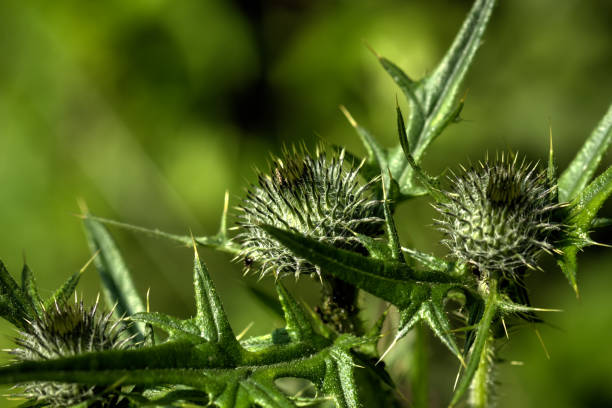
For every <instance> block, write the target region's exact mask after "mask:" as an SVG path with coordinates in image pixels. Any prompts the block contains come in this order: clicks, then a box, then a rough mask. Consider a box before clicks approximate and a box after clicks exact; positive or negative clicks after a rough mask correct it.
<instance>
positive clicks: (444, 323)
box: [381, 285, 463, 363]
mask: <svg viewBox="0 0 612 408" xmlns="http://www.w3.org/2000/svg"><path fill="white" fill-rule="evenodd" d="M451 287H452V285H437V286H434V287H428V286H425V285H422V286H419V287H418V288H416V289H415V290H414V291H413V292H412V294H411V302H410V304H409V305H408V306H406V307H404V308H401V309H400V311H399V312H400V323H399V327H398V329H397V333H396V335H395V338H394V339H393V342H392V343H391V346H390V347H389V349H388V350H387V351H386V352H385V354H386V353H387V352H389V351H390V349H391V348H392V347H393V346H395V344H396V343H397V341H399V340H400V339H402V338H403V337H404V336H405V335H406V334H407V333H408V332H409V331H410V330H411V329H412V328H413V327H414V326H415V325H416V324H417V323H419V322H423V323H425V324H426V325H427V326H429V328H430V329H431V330H432V331H433V333H434V335H435V336H436V337H437V338H438V339H439V340H440V341H441V342H442V344H444V345H445V346H446V347H447V348H448V349H449V350H450V351H451V352H452V353H453V354H454V355H455V356H456V357H457V358H458V359H459V361H461V362H462V363H463V356H462V354H461V350H460V349H459V347H458V346H457V343H456V342H455V339H454V337H453V335H452V332H451V328H450V322H449V320H448V317H447V316H446V312H445V311H444V299H445V297H446V292H448V290H449V289H450V288H451ZM383 357H384V355H383ZM383 357H381V359H382V358H383Z"/></svg>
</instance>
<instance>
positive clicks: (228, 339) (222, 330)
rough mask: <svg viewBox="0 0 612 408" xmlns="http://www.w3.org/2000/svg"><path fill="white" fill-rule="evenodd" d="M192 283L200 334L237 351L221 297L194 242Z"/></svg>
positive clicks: (235, 341)
mask: <svg viewBox="0 0 612 408" xmlns="http://www.w3.org/2000/svg"><path fill="white" fill-rule="evenodd" d="M193 248H194V260H193V284H194V287H195V298H196V318H195V321H196V324H197V326H198V327H199V328H200V335H201V336H202V337H204V338H206V339H207V340H208V341H210V342H213V343H219V344H222V345H223V346H224V347H226V348H227V349H228V350H231V351H232V352H235V353H238V350H239V349H240V345H239V343H238V341H237V340H236V335H235V334H234V331H233V330H232V328H231V326H230V323H229V320H228V319H227V315H226V314H225V310H224V309H223V304H222V303H221V299H220V298H219V296H218V295H217V290H216V288H215V286H214V284H213V282H212V280H211V278H210V275H209V274H208V269H207V268H206V265H205V264H204V263H203V262H202V261H201V260H200V257H199V255H198V251H197V248H196V246H195V243H194V247H193Z"/></svg>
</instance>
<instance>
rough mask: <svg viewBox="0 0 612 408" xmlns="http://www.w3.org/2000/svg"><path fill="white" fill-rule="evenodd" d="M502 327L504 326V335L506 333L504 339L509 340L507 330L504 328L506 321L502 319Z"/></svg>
mask: <svg viewBox="0 0 612 408" xmlns="http://www.w3.org/2000/svg"><path fill="white" fill-rule="evenodd" d="M501 321H502V326H504V333H506V338H507V339H508V340H510V336H508V328H507V327H506V320H505V319H504V318H503V317H502V319H501Z"/></svg>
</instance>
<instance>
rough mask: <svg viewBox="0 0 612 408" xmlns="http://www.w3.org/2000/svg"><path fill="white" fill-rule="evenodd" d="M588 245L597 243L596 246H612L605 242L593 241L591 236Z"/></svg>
mask: <svg viewBox="0 0 612 408" xmlns="http://www.w3.org/2000/svg"><path fill="white" fill-rule="evenodd" d="M587 245H595V246H600V247H604V248H612V245H609V244H604V243H601V242H597V241H593V240H592V239H590V238H589V239H588V240H587Z"/></svg>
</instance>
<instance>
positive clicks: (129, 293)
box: [83, 217, 146, 338]
mask: <svg viewBox="0 0 612 408" xmlns="http://www.w3.org/2000/svg"><path fill="white" fill-rule="evenodd" d="M83 225H84V227H85V235H86V236H87V241H88V243H89V248H90V250H91V252H92V253H96V252H98V251H99V255H98V256H97V257H96V258H95V259H94V264H95V265H96V269H97V270H98V274H99V275H100V279H101V281H102V285H103V289H104V294H105V297H106V301H107V304H108V305H109V306H111V307H112V306H114V305H115V304H116V305H117V307H116V309H115V314H116V316H124V315H125V316H131V315H133V314H135V313H139V312H144V311H145V310H146V309H145V305H144V303H143V301H142V299H141V298H140V295H139V294H138V291H137V290H136V287H135V285H134V282H133V281H132V276H131V273H130V271H129V269H128V267H127V265H126V264H125V262H124V260H123V257H122V256H121V253H120V252H119V249H118V248H117V245H116V244H115V241H114V240H113V238H112V237H111V236H110V234H109V233H108V231H107V230H106V228H105V227H104V225H102V224H101V223H100V222H98V221H96V220H94V219H91V218H87V217H86V218H84V219H83ZM134 326H135V329H134V330H135V332H136V333H137V334H138V335H139V336H140V337H141V338H142V337H143V336H144V334H145V328H144V325H142V324H137V325H134Z"/></svg>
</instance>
